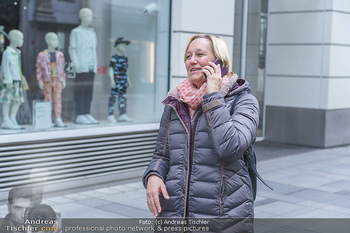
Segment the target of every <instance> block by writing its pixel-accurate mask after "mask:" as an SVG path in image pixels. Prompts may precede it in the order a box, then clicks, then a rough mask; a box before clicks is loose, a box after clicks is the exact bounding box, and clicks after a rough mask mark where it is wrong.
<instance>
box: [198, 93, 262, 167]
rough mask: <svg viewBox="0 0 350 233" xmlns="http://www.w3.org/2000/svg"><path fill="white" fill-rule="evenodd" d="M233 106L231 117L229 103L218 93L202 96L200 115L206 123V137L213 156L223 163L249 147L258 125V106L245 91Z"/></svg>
mask: <svg viewBox="0 0 350 233" xmlns="http://www.w3.org/2000/svg"><path fill="white" fill-rule="evenodd" d="M241 95H242V96H241V97H240V99H239V100H238V102H237V103H236V107H235V110H234V113H233V115H232V116H231V115H230V109H231V105H232V102H233V100H231V101H228V103H227V104H225V100H224V97H223V96H222V94H221V93H220V92H213V93H211V94H208V95H205V96H204V104H203V105H202V109H203V112H204V114H205V117H206V120H207V127H208V134H209V139H210V142H211V145H212V147H213V149H214V152H215V154H216V155H217V156H218V157H219V158H220V159H221V160H223V161H231V160H233V159H235V158H236V156H237V155H242V154H243V152H244V151H245V150H246V149H247V148H248V146H249V145H250V144H252V143H253V142H254V140H255V137H256V131H257V128H258V124H259V105H258V102H257V100H256V98H255V97H254V96H253V95H252V94H251V93H249V92H245V93H242V94H241Z"/></svg>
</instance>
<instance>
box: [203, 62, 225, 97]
mask: <svg viewBox="0 0 350 233" xmlns="http://www.w3.org/2000/svg"><path fill="white" fill-rule="evenodd" d="M202 69H203V73H204V74H205V75H206V76H207V94H210V93H212V92H215V91H219V90H220V87H221V82H222V78H221V69H220V65H216V64H215V63H213V62H211V61H210V62H209V65H207V66H204V67H203V68H202Z"/></svg>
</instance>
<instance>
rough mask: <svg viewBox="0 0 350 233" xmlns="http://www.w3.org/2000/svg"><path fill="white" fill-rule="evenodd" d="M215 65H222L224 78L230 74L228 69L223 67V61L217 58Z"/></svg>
mask: <svg viewBox="0 0 350 233" xmlns="http://www.w3.org/2000/svg"><path fill="white" fill-rule="evenodd" d="M213 63H214V64H216V65H220V68H221V77H224V76H225V74H227V72H228V69H227V68H226V67H224V66H223V64H222V61H221V60H220V59H219V58H216V59H215V60H214V61H213ZM204 76H205V77H207V76H206V75H205V74H204Z"/></svg>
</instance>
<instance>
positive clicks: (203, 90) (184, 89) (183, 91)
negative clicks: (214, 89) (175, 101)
mask: <svg viewBox="0 0 350 233" xmlns="http://www.w3.org/2000/svg"><path fill="white" fill-rule="evenodd" d="M236 80H237V76H235V75H234V76H233V77H228V76H226V75H225V76H224V77H223V78H222V82H221V89H222V88H223V87H224V86H226V84H227V83H229V82H230V83H231V82H232V84H233V83H234V82H235V81H236ZM231 86H232V85H230V87H231ZM176 89H177V91H178V93H179V95H180V100H181V101H182V102H184V103H186V104H187V105H188V107H189V112H190V116H191V118H193V116H194V113H195V112H196V110H197V108H198V107H199V105H200V104H201V103H202V101H203V96H204V95H206V94H207V83H206V82H205V83H204V84H203V85H202V86H201V87H200V88H199V89H198V88H197V87H196V86H195V85H194V84H193V83H192V82H191V81H190V79H188V78H187V79H185V80H184V81H182V82H181V83H179V85H178V86H177V87H176ZM221 89H220V91H222V90H221ZM225 89H227V91H228V88H225ZM227 91H226V93H227ZM226 93H225V94H226ZM223 94H224V93H223Z"/></svg>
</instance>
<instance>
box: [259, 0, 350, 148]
mask: <svg viewBox="0 0 350 233" xmlns="http://www.w3.org/2000/svg"><path fill="white" fill-rule="evenodd" d="M349 21H350V2H349V1H345V0H293V1H290V0H270V1H269V17H268V48H267V79H266V89H265V102H266V130H265V138H266V139H267V140H271V141H276V142H283V143H292V144H300V145H307V146H315V147H331V146H338V145H343V144H349V143H350V92H349V90H350V65H349V64H350V30H348V29H347V28H348V27H347V25H348V22H349Z"/></svg>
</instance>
